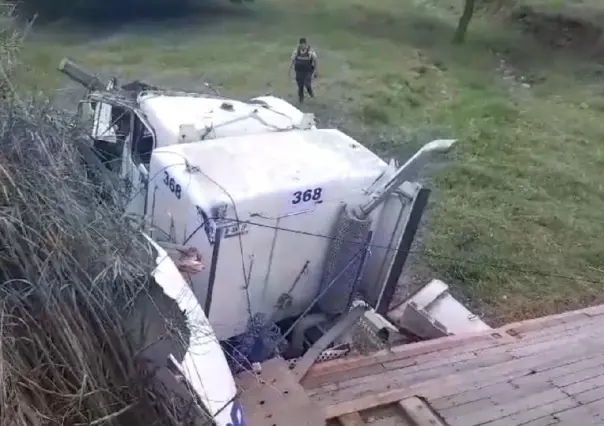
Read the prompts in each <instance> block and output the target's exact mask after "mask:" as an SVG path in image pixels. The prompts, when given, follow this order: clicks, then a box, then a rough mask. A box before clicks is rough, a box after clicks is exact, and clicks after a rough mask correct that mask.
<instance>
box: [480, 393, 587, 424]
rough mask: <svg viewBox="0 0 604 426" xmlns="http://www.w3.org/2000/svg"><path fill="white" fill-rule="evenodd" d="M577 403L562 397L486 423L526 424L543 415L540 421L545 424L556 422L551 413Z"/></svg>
mask: <svg viewBox="0 0 604 426" xmlns="http://www.w3.org/2000/svg"><path fill="white" fill-rule="evenodd" d="M578 405H579V404H578V403H577V402H575V401H573V400H572V399H571V398H564V399H560V400H558V401H554V402H552V403H549V404H544V405H540V406H538V407H534V408H531V409H528V410H526V411H522V412H519V413H516V414H513V415H511V416H508V417H504V418H501V419H498V420H495V421H494V422H491V423H489V424H488V425H489V426H512V425H522V426H526V424H527V423H528V422H537V421H539V420H540V419H544V417H545V420H542V423H543V422H545V424H556V423H555V422H557V421H558V420H556V419H555V418H554V417H552V416H551V415H552V414H554V413H557V412H559V411H563V410H568V409H570V408H574V407H577V406H578ZM546 416H547V417H546ZM548 417H549V418H548ZM577 424H578V425H582V423H581V422H580V421H579V422H578V423H577Z"/></svg>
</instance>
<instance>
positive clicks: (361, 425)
mask: <svg viewBox="0 0 604 426" xmlns="http://www.w3.org/2000/svg"><path fill="white" fill-rule="evenodd" d="M338 420H339V421H340V423H341V424H342V426H366V423H365V422H364V421H363V418H362V417H361V415H360V414H359V413H356V412H355V413H348V414H344V415H343V416H340V417H338Z"/></svg>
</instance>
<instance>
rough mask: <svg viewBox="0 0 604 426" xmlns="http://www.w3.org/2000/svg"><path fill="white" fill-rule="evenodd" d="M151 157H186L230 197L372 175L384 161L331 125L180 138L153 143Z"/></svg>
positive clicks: (170, 160)
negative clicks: (158, 145)
mask: <svg viewBox="0 0 604 426" xmlns="http://www.w3.org/2000/svg"><path fill="white" fill-rule="evenodd" d="M163 153H165V154H167V155H162V154H163ZM174 154H176V155H174ZM154 156H156V158H158V159H159V158H162V157H163V158H164V160H160V161H161V162H162V165H161V166H162V167H167V166H169V164H168V163H174V162H180V163H182V158H186V160H187V163H188V164H190V165H191V166H196V167H198V168H199V169H200V170H202V171H203V174H204V175H206V176H207V177H209V178H210V179H211V180H213V181H215V182H217V183H219V184H220V186H221V187H222V188H224V190H225V191H227V192H228V194H229V195H230V196H231V197H233V198H234V199H247V198H251V197H255V196H258V195H261V194H266V193H273V192H275V191H279V190H284V189H286V188H292V189H293V188H297V189H300V185H309V184H312V183H314V182H316V183H317V184H321V183H323V182H327V181H332V180H346V179H347V178H348V177H350V178H355V177H357V178H358V177H377V175H379V174H380V173H381V172H382V171H383V170H384V168H385V167H386V166H387V165H386V163H385V162H384V161H383V160H381V159H380V158H379V157H378V156H376V155H375V154H374V153H373V152H371V151H370V150H369V149H367V148H365V147H364V146H363V145H361V144H360V143H358V142H357V141H355V140H354V139H352V138H350V137H349V136H347V135H346V134H344V133H342V132H340V131H339V130H335V129H320V130H292V131H287V132H272V133H263V134H257V135H247V136H238V137H230V138H223V139H219V140H209V141H203V142H194V143H184V144H179V145H173V146H170V147H165V148H159V149H157V150H156V151H155V153H154ZM208 190H209V188H208ZM204 191H205V188H204ZM208 195H209V194H208Z"/></svg>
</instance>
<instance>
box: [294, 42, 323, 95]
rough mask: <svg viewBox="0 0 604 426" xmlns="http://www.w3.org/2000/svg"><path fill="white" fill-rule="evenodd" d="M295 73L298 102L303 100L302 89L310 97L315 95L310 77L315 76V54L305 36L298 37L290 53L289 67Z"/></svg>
mask: <svg viewBox="0 0 604 426" xmlns="http://www.w3.org/2000/svg"><path fill="white" fill-rule="evenodd" d="M292 68H293V69H294V71H295V73H296V84H297V85H298V99H299V100H300V103H302V102H304V89H306V91H307V92H308V95H309V96H310V97H311V98H314V97H315V93H314V91H313V89H312V79H313V77H316V76H317V54H316V53H315V51H314V50H313V49H312V47H310V45H309V44H308V42H307V41H306V38H305V37H302V38H300V42H299V44H298V47H296V48H295V49H294V52H293V53H292V61H291V65H290V67H289V72H290V75H291V70H292Z"/></svg>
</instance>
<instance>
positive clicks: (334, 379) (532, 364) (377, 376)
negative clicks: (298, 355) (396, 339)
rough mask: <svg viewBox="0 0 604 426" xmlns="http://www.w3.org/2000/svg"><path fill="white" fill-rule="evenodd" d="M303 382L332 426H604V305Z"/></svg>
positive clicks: (352, 365) (422, 347)
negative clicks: (338, 425)
mask: <svg viewBox="0 0 604 426" xmlns="http://www.w3.org/2000/svg"><path fill="white" fill-rule="evenodd" d="M301 385H302V388H303V389H304V390H305V391H306V392H305V395H304V396H303V398H304V400H305V401H306V402H305V403H304V404H306V405H304V406H305V407H306V409H307V412H311V411H312V412H315V413H321V414H322V415H323V418H324V419H326V421H327V423H328V424H334V425H335V424H340V425H342V426H348V425H355V426H360V425H370V426H407V425H412V426H442V425H449V426H478V425H486V426H520V425H522V426H549V425H560V426H563V425H569V426H571V425H572V426H588V425H604V305H602V306H597V307H594V308H589V309H585V310H581V311H574V312H569V313H566V314H562V315H557V316H552V317H544V318H540V319H536V320H531V321H525V322H521V323H517V324H510V325H507V326H505V327H502V328H500V329H497V330H493V331H491V332H487V333H480V334H472V335H465V336H461V335H460V336H452V337H445V338H441V339H436V340H431V341H426V342H421V343H414V344H410V345H405V346H399V347H396V348H393V349H391V350H389V351H382V352H380V353H376V354H373V355H371V356H365V357H355V358H348V359H341V360H334V361H330V362H325V363H321V364H317V365H315V366H313V367H312V368H311V370H310V371H309V372H308V374H307V375H306V376H305V377H304V378H303V380H302V382H301ZM244 394H245V393H244ZM244 401H245V398H244ZM245 405H246V404H245V402H244V406H245ZM309 407H314V409H313V408H309ZM248 408H251V409H252V411H254V409H253V407H249V406H248V407H245V409H246V410H248ZM281 409H282V410H283V409H285V410H287V409H286V407H285V405H283V404H282V405H281ZM297 412H300V410H297ZM255 419H258V420H254V421H252V422H251V423H250V426H282V423H278V422H266V421H265V422H263V421H261V420H260V418H259V417H258V416H256V417H255ZM309 419H310V417H309ZM312 422H313V423H303V424H313V425H314V424H316V425H319V424H321V425H323V424H325V421H323V419H321V420H316V417H315V418H314V419H313V420H312ZM297 424H298V423H295V422H294V421H292V418H291V417H290V419H289V423H283V426H286V425H288V426H293V425H297Z"/></svg>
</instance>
